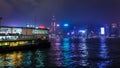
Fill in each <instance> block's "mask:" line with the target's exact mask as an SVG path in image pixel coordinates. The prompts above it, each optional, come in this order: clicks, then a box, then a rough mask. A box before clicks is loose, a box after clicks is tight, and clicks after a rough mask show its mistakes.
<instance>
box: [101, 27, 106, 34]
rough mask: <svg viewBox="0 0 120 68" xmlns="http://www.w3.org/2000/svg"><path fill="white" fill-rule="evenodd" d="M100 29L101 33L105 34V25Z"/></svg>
mask: <svg viewBox="0 0 120 68" xmlns="http://www.w3.org/2000/svg"><path fill="white" fill-rule="evenodd" d="M100 31H101V34H102V35H104V34H105V28H104V27H101V28H100Z"/></svg>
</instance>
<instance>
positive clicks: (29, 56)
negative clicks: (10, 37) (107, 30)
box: [0, 38, 119, 68]
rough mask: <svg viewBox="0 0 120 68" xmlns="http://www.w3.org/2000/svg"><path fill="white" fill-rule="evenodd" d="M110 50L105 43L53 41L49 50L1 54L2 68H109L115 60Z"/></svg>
mask: <svg viewBox="0 0 120 68" xmlns="http://www.w3.org/2000/svg"><path fill="white" fill-rule="evenodd" d="M103 40H105V39H103ZM78 41H79V40H78ZM110 49H112V48H110V46H108V45H106V44H105V43H101V44H88V43H79V42H71V40H70V39H69V38H63V39H53V40H52V43H51V48H50V49H48V50H39V49H37V50H34V51H32V50H31V51H14V52H11V53H1V54H0V68H4V67H11V68H15V67H21V68H45V67H46V68H47V67H68V68H80V67H86V68H107V67H109V66H111V64H112V62H113V59H111V57H112V58H114V55H111V53H112V52H111V50H110ZM113 52H115V50H114V48H113ZM116 56H117V55H116ZM118 63H119V62H118Z"/></svg>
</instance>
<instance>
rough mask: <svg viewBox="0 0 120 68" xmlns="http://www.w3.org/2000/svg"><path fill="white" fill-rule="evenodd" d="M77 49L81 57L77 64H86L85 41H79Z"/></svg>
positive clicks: (86, 51)
mask: <svg viewBox="0 0 120 68" xmlns="http://www.w3.org/2000/svg"><path fill="white" fill-rule="evenodd" d="M79 49H80V52H79V54H80V57H81V60H80V61H79V64H80V65H81V66H88V64H89V63H88V50H87V49H88V48H87V46H86V43H81V44H80V45H79Z"/></svg>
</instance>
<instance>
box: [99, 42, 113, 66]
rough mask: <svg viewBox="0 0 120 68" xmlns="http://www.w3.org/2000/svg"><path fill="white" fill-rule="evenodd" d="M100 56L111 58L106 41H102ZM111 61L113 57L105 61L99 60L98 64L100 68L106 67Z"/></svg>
mask: <svg viewBox="0 0 120 68" xmlns="http://www.w3.org/2000/svg"><path fill="white" fill-rule="evenodd" d="M99 56H100V58H102V59H108V58H109V56H108V47H107V46H106V44H105V43H101V46H100V53H99ZM110 63H111V59H109V60H105V61H99V62H98V63H97V65H98V68H105V67H107V66H109V65H110Z"/></svg>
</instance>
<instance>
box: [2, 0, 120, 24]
mask: <svg viewBox="0 0 120 68" xmlns="http://www.w3.org/2000/svg"><path fill="white" fill-rule="evenodd" d="M53 15H54V16H55V17H56V18H57V19H56V20H57V23H60V24H62V23H70V24H75V25H81V24H103V23H111V22H117V23H118V22H120V0H0V16H1V17H3V21H2V24H3V25H9V26H25V24H26V23H30V24H35V23H34V22H37V23H36V24H37V25H46V26H49V25H50V20H51V18H52V16H53Z"/></svg>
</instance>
